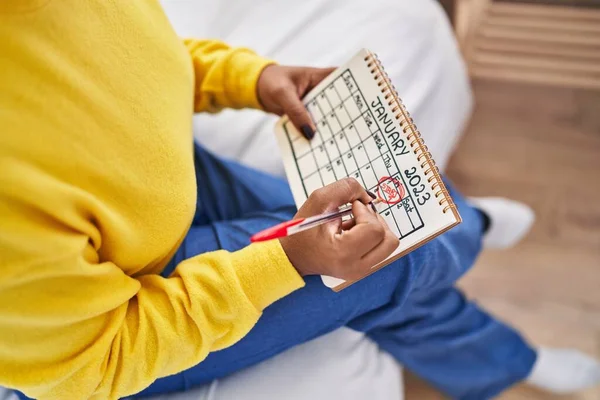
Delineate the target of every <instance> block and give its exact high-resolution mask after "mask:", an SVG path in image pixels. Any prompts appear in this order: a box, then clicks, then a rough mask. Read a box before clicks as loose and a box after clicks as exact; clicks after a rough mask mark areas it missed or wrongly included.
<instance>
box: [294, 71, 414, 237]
mask: <svg viewBox="0 0 600 400" xmlns="http://www.w3.org/2000/svg"><path fill="white" fill-rule="evenodd" d="M306 107H307V109H308V110H309V112H310V115H311V117H312V119H313V121H314V123H315V126H317V131H316V132H315V137H314V139H313V140H312V141H310V142H309V141H308V140H306V139H305V138H304V137H303V136H302V135H300V134H299V132H298V131H297V130H296V129H294V128H293V126H291V122H290V121H287V122H285V124H284V125H283V129H284V131H285V136H286V138H287V140H288V142H289V145H290V148H291V149H292V154H293V157H294V162H295V163H296V168H297V170H298V173H299V175H300V177H301V181H302V190H303V192H304V193H303V195H304V197H305V198H308V196H309V195H310V194H311V193H312V192H313V191H314V190H315V189H318V188H320V187H323V186H325V185H328V184H330V183H333V182H335V181H337V180H339V179H341V178H344V177H353V178H355V179H356V180H358V182H359V183H362V184H363V186H364V187H365V188H366V189H367V190H369V191H371V192H372V193H375V194H377V195H378V196H379V197H380V198H381V199H382V200H383V202H382V203H380V205H379V206H378V211H379V213H380V214H381V216H383V217H384V219H385V220H386V222H387V223H388V225H389V227H390V229H391V230H392V231H393V232H394V233H395V234H396V235H397V236H398V237H399V238H400V239H402V238H404V237H405V236H407V235H410V234H411V233H413V232H415V231H416V230H418V229H421V228H423V226H424V224H423V219H422V218H421V215H420V214H419V210H418V208H417V207H415V204H416V203H415V200H414V199H413V196H412V195H411V194H410V192H408V193H407V191H406V187H407V184H406V182H404V177H403V176H402V175H401V174H400V173H399V171H400V169H399V166H398V164H397V161H396V160H395V159H394V157H393V149H392V148H391V147H390V144H388V143H386V141H385V140H384V139H383V136H382V132H383V131H382V129H381V126H380V123H378V121H377V120H376V119H375V117H374V115H373V113H372V111H371V110H370V109H369V107H367V102H366V100H365V97H364V96H363V94H362V93H361V90H360V89H359V87H358V85H357V84H356V81H355V80H354V77H353V76H352V72H351V71H350V70H349V69H346V70H345V71H344V72H343V73H342V74H341V75H340V76H338V77H337V78H335V80H334V81H333V82H331V83H330V84H329V85H328V86H327V87H326V88H324V89H323V90H321V91H320V92H318V93H316V95H315V96H314V97H313V98H312V99H311V100H310V101H309V102H308V103H306ZM409 179H413V180H415V179H419V176H418V175H414V176H411V177H410V178H409ZM392 211H395V212H392Z"/></svg>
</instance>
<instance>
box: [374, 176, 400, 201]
mask: <svg viewBox="0 0 600 400" xmlns="http://www.w3.org/2000/svg"><path fill="white" fill-rule="evenodd" d="M405 194H406V191H405V190H404V186H402V183H400V181H399V180H398V179H396V178H392V177H390V176H384V177H381V179H379V183H378V184H377V197H379V198H380V199H381V201H382V202H383V203H385V204H390V205H393V204H398V203H400V202H401V201H402V199H403V198H404V195H405Z"/></svg>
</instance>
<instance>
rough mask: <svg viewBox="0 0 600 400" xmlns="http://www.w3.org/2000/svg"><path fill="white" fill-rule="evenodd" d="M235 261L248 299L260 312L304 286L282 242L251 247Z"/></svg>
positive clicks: (246, 248)
mask: <svg viewBox="0 0 600 400" xmlns="http://www.w3.org/2000/svg"><path fill="white" fill-rule="evenodd" d="M231 258H232V261H233V263H234V268H235V270H236V273H237V275H238V277H239V280H240V283H241V285H242V288H243V290H244V292H245V293H246V296H247V297H248V298H249V299H250V301H251V302H252V304H254V306H255V307H256V308H257V309H258V310H261V311H262V310H264V309H265V308H266V307H267V306H268V305H270V304H272V303H274V302H275V301H277V300H279V299H281V298H282V297H284V296H287V295H288V294H290V293H292V292H293V291H295V290H297V289H300V288H301V287H303V286H304V280H303V279H302V277H301V276H300V275H299V274H298V272H297V271H296V269H295V268H294V266H293V265H292V264H291V263H290V261H289V260H288V258H287V255H286V254H285V252H284V251H283V248H282V247H281V244H280V243H279V240H271V241H268V242H262V243H254V244H251V245H250V246H248V247H245V248H244V249H242V250H239V251H236V252H234V253H231Z"/></svg>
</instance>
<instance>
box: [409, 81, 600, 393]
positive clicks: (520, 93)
mask: <svg viewBox="0 0 600 400" xmlns="http://www.w3.org/2000/svg"><path fill="white" fill-rule="evenodd" d="M474 85H475V96H476V101H477V106H476V111H475V114H474V116H473V120H472V123H471V126H470V128H469V129H468V132H467V134H466V136H465V137H464V139H463V141H462V143H461V144H460V146H459V148H458V151H457V153H456V155H455V156H454V158H453V160H452V162H451V164H450V167H449V176H450V177H451V178H452V179H453V180H454V182H455V183H456V184H457V186H458V187H459V188H460V189H461V190H462V191H463V192H464V193H465V194H467V195H474V196H489V195H492V196H506V197H509V198H512V199H516V200H520V201H523V202H525V203H527V204H529V205H531V206H532V207H533V208H534V209H535V211H536V213H537V221H536V223H535V226H534V228H533V230H532V232H531V233H530V235H529V236H528V237H527V238H526V240H524V241H523V242H522V243H521V244H519V245H518V246H517V247H515V248H513V249H510V250H507V251H486V252H484V254H483V255H482V257H481V258H480V260H479V261H478V263H477V265H476V266H475V268H474V269H473V271H472V272H471V273H469V274H468V275H467V276H466V277H465V279H463V281H462V282H461V283H460V285H461V286H462V287H463V288H464V289H465V290H466V292H467V294H468V295H469V296H470V297H473V298H475V299H477V301H478V302H479V303H480V304H483V305H484V306H485V307H486V308H487V309H488V310H490V311H491V312H493V313H494V314H496V315H497V316H499V317H500V318H502V319H504V320H505V321H508V322H509V323H511V324H513V325H514V326H516V327H518V328H519V329H520V330H521V332H523V333H524V335H525V336H526V337H527V338H529V339H530V340H531V341H532V342H533V343H535V344H541V345H548V346H565V347H576V348H578V349H581V350H583V351H586V352H588V353H591V354H595V355H596V356H598V357H600V91H596V92H593V91H585V90H577V89H563V88H547V87H539V86H527V85H522V84H507V83H492V82H483V81H480V82H477V81H476V82H475V83H474ZM407 385H408V390H407V399H408V400H433V399H442V398H443V397H442V396H440V395H439V394H436V393H435V392H434V391H433V390H431V389H428V388H427V387H426V386H425V385H424V384H423V383H420V382H418V381H417V380H416V379H415V378H410V377H409V378H408V380H407ZM500 399H502V400H517V399H519V400H525V399H527V400H537V399H544V400H548V399H571V400H584V399H585V400H600V388H598V389H593V390H590V391H587V392H585V393H581V394H578V395H575V396H563V397H558V396H556V397H555V396H550V395H547V394H545V393H541V392H537V391H534V390H532V389H529V388H525V387H517V388H514V389H512V390H510V391H509V392H507V393H505V394H504V395H502V396H501V397H500Z"/></svg>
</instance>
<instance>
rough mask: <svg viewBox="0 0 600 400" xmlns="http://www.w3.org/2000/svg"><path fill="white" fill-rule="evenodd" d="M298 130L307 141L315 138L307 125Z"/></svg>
mask: <svg viewBox="0 0 600 400" xmlns="http://www.w3.org/2000/svg"><path fill="white" fill-rule="evenodd" d="M300 130H301V131H302V134H303V135H304V136H306V138H307V139H308V140H311V139H312V138H314V137H315V131H313V130H312V128H311V127H310V126H309V125H302V127H301V128H300Z"/></svg>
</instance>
